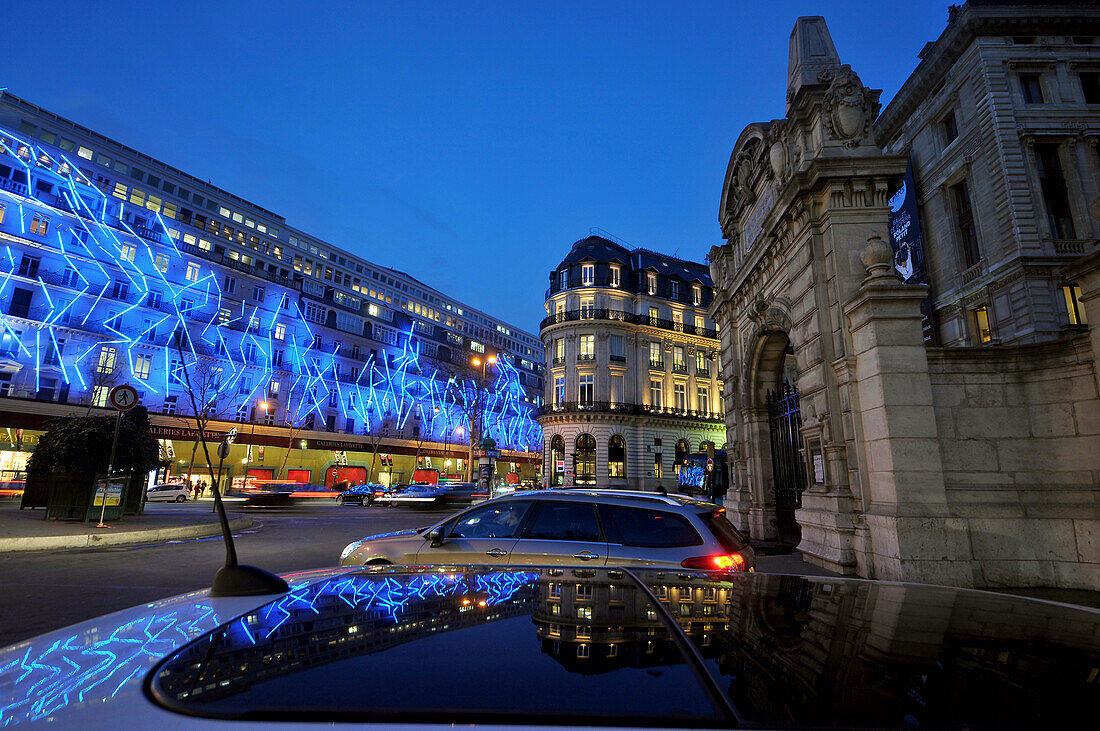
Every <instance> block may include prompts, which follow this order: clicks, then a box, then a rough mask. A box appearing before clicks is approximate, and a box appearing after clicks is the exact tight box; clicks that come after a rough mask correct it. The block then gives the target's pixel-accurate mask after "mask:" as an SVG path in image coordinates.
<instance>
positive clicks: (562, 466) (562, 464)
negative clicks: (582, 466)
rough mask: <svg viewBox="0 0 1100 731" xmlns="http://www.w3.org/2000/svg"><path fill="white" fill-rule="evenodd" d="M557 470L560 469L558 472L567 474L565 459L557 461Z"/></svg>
mask: <svg viewBox="0 0 1100 731" xmlns="http://www.w3.org/2000/svg"><path fill="white" fill-rule="evenodd" d="M557 468H558V472H565V460H564V459H559V460H558V461H557Z"/></svg>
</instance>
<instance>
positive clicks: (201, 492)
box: [199, 480, 206, 497]
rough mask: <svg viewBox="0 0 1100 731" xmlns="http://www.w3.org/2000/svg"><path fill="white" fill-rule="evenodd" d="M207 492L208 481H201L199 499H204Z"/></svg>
mask: <svg viewBox="0 0 1100 731" xmlns="http://www.w3.org/2000/svg"><path fill="white" fill-rule="evenodd" d="M205 492H206V480H201V481H199V497H202V496H203V494H204V493H205Z"/></svg>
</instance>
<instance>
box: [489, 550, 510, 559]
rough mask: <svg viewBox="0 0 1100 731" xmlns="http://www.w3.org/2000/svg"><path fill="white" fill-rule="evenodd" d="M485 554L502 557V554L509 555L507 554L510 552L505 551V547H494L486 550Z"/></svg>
mask: <svg viewBox="0 0 1100 731" xmlns="http://www.w3.org/2000/svg"><path fill="white" fill-rule="evenodd" d="M485 555H486V556H494V557H496V558H500V557H501V556H507V555H508V552H507V551H505V550H504V549H503V548H494V549H493V550H491V551H486V552H485Z"/></svg>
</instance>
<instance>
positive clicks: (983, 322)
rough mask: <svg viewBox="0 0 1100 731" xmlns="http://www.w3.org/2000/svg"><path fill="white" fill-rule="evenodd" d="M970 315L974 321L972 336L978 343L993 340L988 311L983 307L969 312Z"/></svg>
mask: <svg viewBox="0 0 1100 731" xmlns="http://www.w3.org/2000/svg"><path fill="white" fill-rule="evenodd" d="M971 315H972V316H973V319H974V335H975V337H976V338H977V340H978V343H979V344H981V343H988V342H991V341H992V340H993V330H992V329H991V328H990V326H989V310H988V309H987V308H985V307H979V308H978V309H976V310H971Z"/></svg>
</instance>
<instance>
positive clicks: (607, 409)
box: [535, 401, 724, 423]
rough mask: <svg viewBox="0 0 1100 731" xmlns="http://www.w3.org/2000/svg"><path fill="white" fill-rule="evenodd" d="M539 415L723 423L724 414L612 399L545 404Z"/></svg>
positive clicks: (541, 407) (537, 411)
mask: <svg viewBox="0 0 1100 731" xmlns="http://www.w3.org/2000/svg"><path fill="white" fill-rule="evenodd" d="M535 414H536V415H537V416H547V415H550V414H632V415H636V416H661V417H672V418H676V419H687V420H691V421H706V422H713V423H721V422H723V421H724V418H723V415H722V414H721V413H718V412H715V411H696V410H693V409H677V408H675V407H670V406H650V405H649V404H624V403H615V402H611V401H593V402H591V403H583V402H580V401H564V402H559V403H556V404H543V405H542V406H540V407H538V409H536V410H535Z"/></svg>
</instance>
